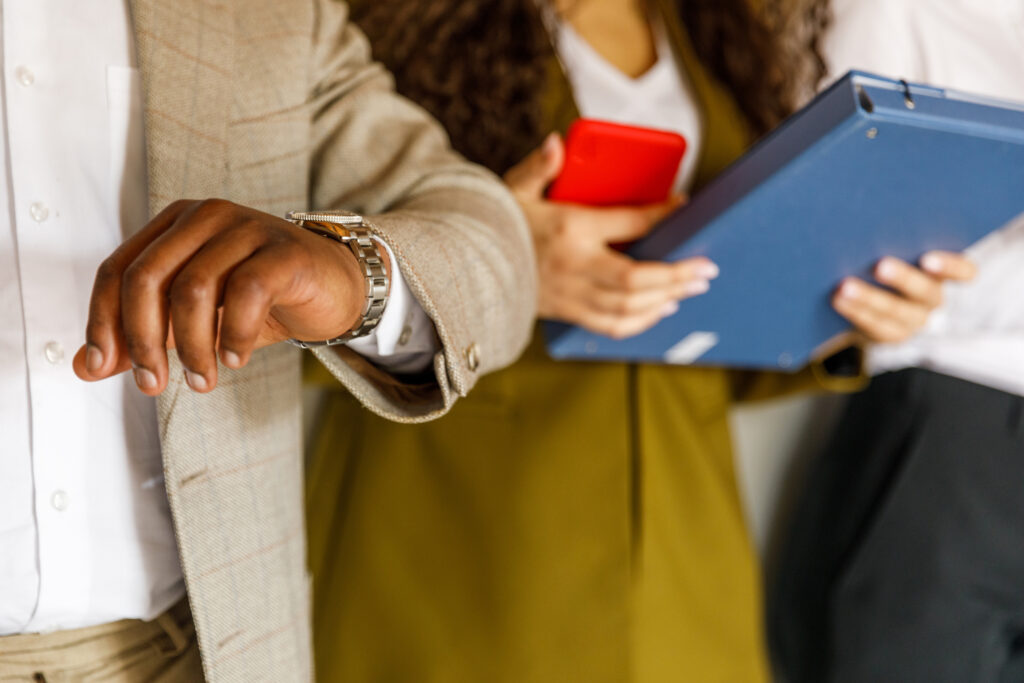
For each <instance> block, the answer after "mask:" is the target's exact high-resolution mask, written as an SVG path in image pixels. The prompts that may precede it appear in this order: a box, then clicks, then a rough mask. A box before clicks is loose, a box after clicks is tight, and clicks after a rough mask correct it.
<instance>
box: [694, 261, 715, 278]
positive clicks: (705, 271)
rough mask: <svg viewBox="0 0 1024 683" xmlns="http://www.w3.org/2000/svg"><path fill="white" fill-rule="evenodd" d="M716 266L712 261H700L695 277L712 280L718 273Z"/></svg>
mask: <svg viewBox="0 0 1024 683" xmlns="http://www.w3.org/2000/svg"><path fill="white" fill-rule="evenodd" d="M719 272H720V271H719V270H718V266H717V265H716V264H714V263H702V264H700V265H699V266H698V267H697V271H696V273H697V277H701V278H704V279H705V280H714V279H715V278H716V277H718V275H719Z"/></svg>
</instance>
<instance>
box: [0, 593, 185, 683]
mask: <svg viewBox="0 0 1024 683" xmlns="http://www.w3.org/2000/svg"><path fill="white" fill-rule="evenodd" d="M0 681H3V682H4V683H7V682H8V681H31V683H80V682H81V683H85V682H86V681H89V682H90V683H91V682H92V681H111V682H112V683H143V682H147V683H148V682H150V681H153V682H155V683H202V681H203V669H202V664H201V662H200V659H199V646H198V645H197V643H196V631H195V627H194V626H193V624H192V613H191V612H190V611H189V608H188V601H187V600H186V599H182V601H181V602H179V603H178V604H177V605H175V606H174V607H172V608H171V609H169V610H167V611H166V612H164V613H163V614H162V615H160V616H159V617H157V618H156V619H154V620H153V621H140V620H138V619H125V620H123V621H115V622H113V623H110V624H101V625H100V626H90V627H88V628H81V629H74V630H70V631H57V632H55V633H46V634H41V635H37V634H30V635H18V636H4V637H0Z"/></svg>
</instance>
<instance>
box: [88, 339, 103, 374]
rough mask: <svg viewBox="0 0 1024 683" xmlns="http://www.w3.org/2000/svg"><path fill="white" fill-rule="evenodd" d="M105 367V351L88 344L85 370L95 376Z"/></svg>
mask: <svg viewBox="0 0 1024 683" xmlns="http://www.w3.org/2000/svg"><path fill="white" fill-rule="evenodd" d="M102 367H103V351H101V350H100V347H98V346H95V345H93V344H88V345H86V347H85V369H86V370H88V371H89V372H90V373H92V374H95V373H97V372H99V371H100V368H102Z"/></svg>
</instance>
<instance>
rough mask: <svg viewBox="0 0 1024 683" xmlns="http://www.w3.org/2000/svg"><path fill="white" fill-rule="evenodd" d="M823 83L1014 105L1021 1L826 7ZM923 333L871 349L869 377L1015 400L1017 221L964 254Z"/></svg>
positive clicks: (1020, 308)
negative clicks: (965, 273) (961, 386)
mask: <svg viewBox="0 0 1024 683" xmlns="http://www.w3.org/2000/svg"><path fill="white" fill-rule="evenodd" d="M834 10H835V22H834V24H833V29H832V31H831V33H830V35H829V36H828V39H827V40H826V44H825V51H826V57H827V61H828V64H829V67H830V71H831V73H832V76H833V77H836V78H837V77H839V76H841V75H842V74H843V73H845V72H846V71H847V70H848V69H851V68H858V69H864V70H867V71H873V72H876V73H880V74H882V75H886V76H892V77H896V78H906V79H907V80H909V81H918V82H926V83H931V84H933V85H936V86H940V87H945V88H952V89H955V90H960V91H966V92H973V93H978V94H982V95H990V96H995V97H1002V98H1008V99H1011V100H1018V101H1020V102H1024V0H835V2H834ZM968 255H969V256H970V257H971V258H973V259H974V261H975V262H976V263H977V264H978V266H979V269H980V275H979V277H978V278H977V280H975V281H974V282H972V283H970V284H967V285H950V286H949V287H948V288H947V294H946V299H947V301H946V305H945V306H944V307H943V308H942V309H941V310H940V311H939V312H938V313H937V314H936V315H934V316H933V317H932V321H931V322H930V323H929V326H928V328H927V329H926V330H925V331H924V332H923V333H922V334H920V335H918V336H917V337H915V338H914V339H912V340H910V341H909V342H906V343H903V344H887V345H880V346H877V347H875V348H874V349H873V350H872V352H871V354H870V365H871V368H872V371H874V372H883V371H887V370H896V369H899V368H904V367H910V366H917V367H924V368H929V369H932V370H935V371H937V372H942V373H945V374H948V375H952V376H954V377H959V378H961V379H965V380H968V381H972V382H975V383H979V384H985V385H988V386H992V387H995V388H997V389H1001V390H1003V391H1008V392H1011V393H1015V394H1020V395H1024V299H1022V297H1021V292H1024V215H1022V216H1021V218H1020V219H1019V220H1018V221H1016V222H1014V223H1011V225H1009V226H1007V227H1006V228H1004V229H1003V230H1001V231H999V232H997V233H995V234H993V235H990V236H989V237H988V238H986V239H985V240H983V241H982V242H980V243H978V244H977V245H975V246H974V247H972V248H971V249H970V250H969V251H968Z"/></svg>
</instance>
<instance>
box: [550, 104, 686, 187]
mask: <svg viewBox="0 0 1024 683" xmlns="http://www.w3.org/2000/svg"><path fill="white" fill-rule="evenodd" d="M685 153H686V139H685V138H684V137H683V136H682V135H679V134H677V133H672V132H669V131H665V130H655V129H653V128H640V127H637V126H625V125H622V124H618V123H610V122H608V121H597V120H594V119H578V120H576V121H575V122H574V123H573V124H572V125H571V126H570V127H569V131H568V133H567V134H566V138H565V166H564V167H563V168H562V172H561V174H560V175H559V176H558V178H556V179H555V182H553V183H552V184H551V187H550V188H548V199H552V200H555V201H560V202H573V203H576V204H587V205H589V206H639V205H642V204H656V203H658V202H663V201H665V200H667V199H668V198H669V193H671V192H672V183H673V182H674V181H675V179H676V174H677V173H678V172H679V164H680V163H682V161H683V155H684V154H685Z"/></svg>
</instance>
